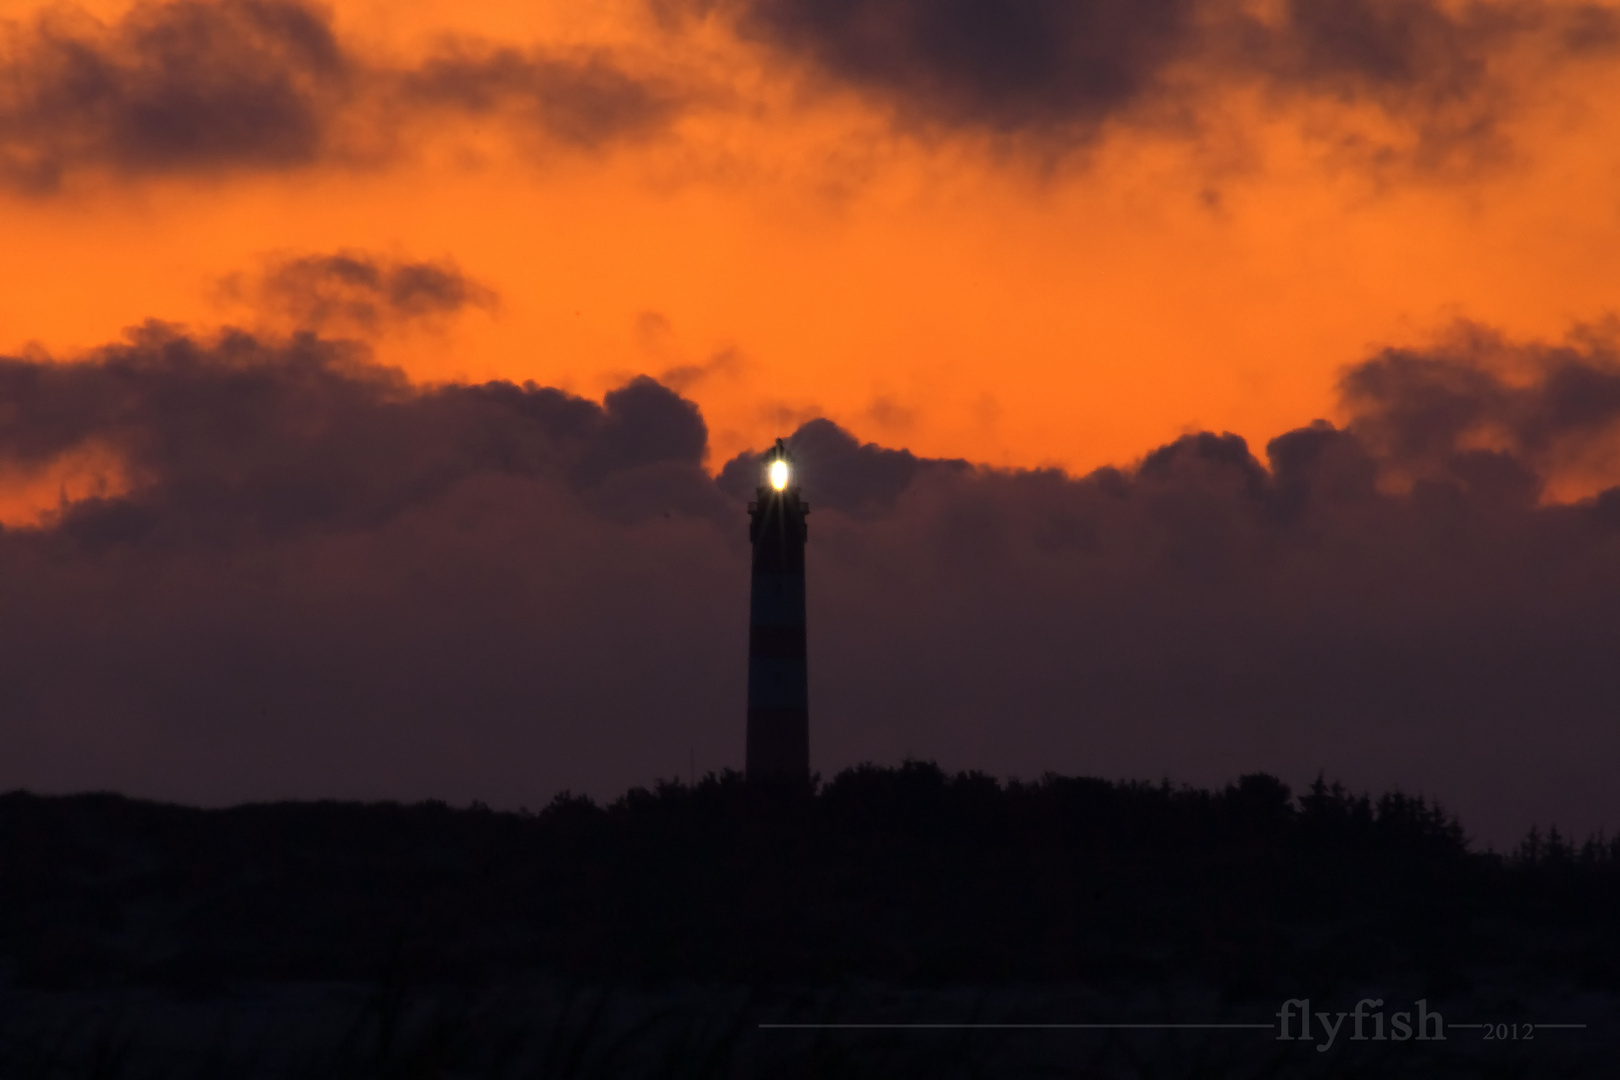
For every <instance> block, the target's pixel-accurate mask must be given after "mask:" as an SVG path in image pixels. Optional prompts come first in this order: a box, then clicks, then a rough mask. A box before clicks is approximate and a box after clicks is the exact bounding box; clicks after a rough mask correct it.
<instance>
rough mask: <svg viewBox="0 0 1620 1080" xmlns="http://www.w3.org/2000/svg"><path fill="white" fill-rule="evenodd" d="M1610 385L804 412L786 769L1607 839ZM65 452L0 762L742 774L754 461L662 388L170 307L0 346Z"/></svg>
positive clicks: (418, 783)
mask: <svg viewBox="0 0 1620 1080" xmlns="http://www.w3.org/2000/svg"><path fill="white" fill-rule="evenodd" d="M1617 380H1620V363H1617V361H1616V355H1615V353H1614V350H1613V347H1612V344H1611V343H1608V342H1606V341H1605V340H1604V339H1602V338H1601V337H1599V336H1596V335H1592V334H1588V335H1587V336H1586V337H1584V338H1581V339H1577V340H1576V341H1574V342H1572V343H1570V344H1566V345H1562V346H1536V345H1526V344H1515V343H1511V342H1503V341H1502V340H1500V339H1499V338H1496V337H1494V336H1493V335H1491V334H1489V333H1487V332H1485V331H1483V330H1479V329H1469V328H1464V329H1463V330H1461V331H1459V332H1458V333H1457V334H1456V335H1455V336H1454V337H1453V338H1452V339H1449V340H1448V341H1446V342H1443V343H1442V344H1440V345H1437V346H1435V347H1434V348H1432V349H1426V350H1415V349H1408V350H1394V351H1389V352H1385V353H1381V354H1379V355H1376V356H1374V357H1371V358H1369V359H1368V361H1366V362H1365V363H1363V364H1361V365H1359V366H1358V367H1356V368H1354V369H1352V370H1350V371H1349V372H1347V373H1346V376H1345V383H1344V386H1345V392H1346V404H1347V408H1348V410H1349V415H1350V417H1351V419H1350V421H1349V423H1348V424H1347V425H1345V426H1344V427H1336V426H1334V425H1331V424H1328V423H1326V422H1322V421H1317V422H1314V423H1311V424H1307V425H1305V426H1303V427H1300V428H1298V429H1296V430H1294V431H1291V432H1288V433H1286V434H1284V435H1281V436H1279V437H1278V438H1276V439H1274V440H1272V441H1271V442H1270V443H1269V444H1268V445H1267V446H1266V447H1265V450H1264V455H1263V459H1262V458H1260V457H1257V456H1256V455H1255V454H1254V453H1252V452H1251V450H1250V448H1249V447H1248V446H1247V445H1246V444H1245V443H1244V441H1243V440H1242V439H1239V438H1237V437H1236V436H1232V435H1221V434H1216V433H1203V434H1197V435H1189V436H1187V437H1185V438H1182V439H1180V440H1178V441H1176V442H1174V443H1171V444H1169V445H1167V446H1164V447H1160V448H1158V449H1156V450H1154V451H1152V452H1151V453H1149V454H1147V455H1146V456H1145V457H1144V458H1143V459H1142V460H1141V461H1140V462H1139V463H1137V464H1136V465H1134V466H1132V467H1130V468H1122V469H1104V470H1100V471H1098V472H1096V473H1093V474H1091V475H1089V476H1084V477H1073V476H1069V475H1065V474H1063V473H1061V472H1058V471H1053V470H991V469H986V468H981V467H975V466H972V465H970V464H968V463H966V462H960V461H941V460H933V459H926V458H919V457H917V456H915V455H913V454H911V453H909V452H907V451H905V450H902V449H894V448H884V447H879V446H875V445H872V444H863V443H861V442H860V441H859V440H857V439H856V438H854V437H853V436H852V435H850V434H849V433H848V432H846V431H844V430H842V429H841V428H839V427H837V426H836V425H834V424H833V423H831V422H830V421H826V420H817V421H812V422H810V423H808V424H806V425H804V426H803V427H802V428H801V429H800V430H799V431H798V432H797V433H796V434H795V435H794V436H793V443H794V446H795V448H796V452H797V454H798V457H799V461H800V465H801V473H802V477H803V482H804V485H805V489H806V496H807V498H808V499H809V501H810V503H811V506H812V508H813V511H812V514H811V518H810V548H809V573H810V655H811V668H812V682H811V707H812V717H813V719H812V725H813V729H812V746H813V751H812V752H813V757H814V762H815V765H816V767H817V768H818V769H820V770H821V771H822V772H823V774H824V775H830V774H831V773H832V772H833V771H835V770H836V769H838V768H840V767H843V766H845V765H848V764H851V763H854V762H857V761H860V760H864V759H873V760H878V761H895V760H898V759H900V758H901V757H902V756H904V755H907V754H911V755H919V756H929V757H937V758H938V759H939V760H940V761H941V762H943V763H944V764H946V765H948V766H950V767H978V768H984V769H988V770H990V771H992V772H996V773H1004V774H1005V773H1011V774H1017V775H1022V776H1034V775H1038V774H1040V773H1041V772H1043V771H1046V770H1057V771H1060V772H1069V773H1089V774H1101V775H1105V776H1134V777H1147V778H1157V777H1159V776H1164V775H1167V776H1169V777H1171V778H1173V779H1177V780H1186V781H1193V782H1212V781H1220V780H1225V779H1229V778H1231V777H1233V776H1235V775H1237V774H1239V773H1242V772H1250V771H1254V770H1262V769H1263V770H1270V771H1274V772H1277V773H1279V774H1281V775H1283V776H1284V777H1286V778H1288V779H1290V780H1292V781H1295V782H1304V781H1308V780H1309V779H1311V777H1313V776H1314V775H1315V774H1316V772H1317V771H1318V770H1319V769H1320V770H1325V771H1326V772H1327V773H1328V775H1329V777H1330V778H1331V777H1333V776H1339V777H1342V778H1344V779H1345V780H1347V781H1349V782H1351V783H1352V784H1356V785H1367V786H1372V787H1383V786H1385V785H1390V784H1399V785H1402V786H1404V787H1405V788H1406V789H1407V790H1409V791H1417V790H1421V791H1422V792H1424V793H1425V794H1428V795H1430V796H1434V797H1438V798H1439V799H1441V800H1442V801H1443V802H1445V803H1446V804H1447V805H1448V806H1451V807H1452V808H1454V809H1456V810H1457V811H1459V812H1460V813H1461V814H1462V816H1463V819H1464V821H1465V823H1466V824H1467V825H1468V826H1469V827H1470V828H1471V829H1473V830H1474V832H1475V833H1476V834H1479V835H1483V836H1484V837H1486V838H1487V839H1490V840H1493V841H1495V842H1496V843H1497V844H1498V845H1499V846H1500V845H1502V844H1504V843H1507V842H1509V841H1510V840H1511V839H1512V838H1513V837H1514V836H1515V835H1516V834H1517V833H1518V832H1520V831H1521V830H1522V829H1524V828H1525V827H1527V826H1528V825H1529V824H1530V823H1531V822H1532V821H1540V822H1542V823H1543V824H1545V823H1547V822H1549V821H1554V820H1556V821H1557V823H1558V824H1559V825H1560V826H1561V827H1563V828H1564V829H1566V830H1571V829H1573V830H1575V831H1577V832H1580V831H1584V830H1586V829H1590V828H1595V827H1597V826H1598V825H1600V824H1604V823H1606V824H1607V825H1608V826H1609V827H1610V828H1611V829H1612V828H1614V827H1615V826H1616V824H1617V823H1620V801H1617V798H1616V796H1615V794H1614V789H1613V785H1612V783H1611V781H1610V777H1609V773H1610V772H1611V770H1612V763H1613V762H1614V761H1615V760H1616V756H1617V754H1620V719H1617V717H1620V667H1617V666H1616V665H1615V664H1614V663H1613V657H1614V655H1616V651H1617V650H1620V511H1617V509H1616V507H1617V506H1620V490H1616V491H1612V492H1605V493H1603V494H1601V495H1598V496H1597V497H1595V498H1590V499H1586V500H1583V501H1579V502H1575V503H1570V504H1547V503H1545V502H1539V501H1538V500H1537V494H1538V492H1540V491H1541V490H1542V487H1543V485H1544V484H1545V482H1546V481H1547V479H1548V478H1549V477H1550V476H1552V475H1553V473H1554V472H1555V471H1556V469H1557V468H1559V467H1561V463H1564V462H1567V461H1569V460H1572V458H1571V457H1570V455H1571V454H1576V451H1577V450H1578V449H1580V448H1589V447H1590V446H1593V445H1597V444H1598V443H1600V442H1601V439H1599V438H1598V436H1599V435H1600V434H1602V433H1604V432H1607V431H1610V430H1612V429H1613V428H1614V426H1615V418H1616V416H1617V414H1620V407H1616V405H1615V402H1614V401H1613V400H1611V399H1612V398H1614V397H1615V396H1616V395H1615V394H1614V393H1613V391H1612V387H1613V386H1615V385H1617ZM1487 436H1489V438H1488V439H1487ZM1482 440H1485V441H1486V442H1488V443H1489V445H1488V446H1487V445H1482ZM87 448H94V449H96V451H97V452H98V453H100V454H103V455H106V456H109V457H111V458H114V459H116V460H117V461H119V462H121V463H122V476H123V477H124V483H123V487H122V488H121V489H120V491H119V492H118V493H114V494H106V495H104V496H102V497H99V498H83V499H80V500H78V501H75V502H71V503H66V504H64V505H63V506H61V507H60V508H59V510H58V511H57V512H56V513H55V514H54V515H52V516H50V517H49V518H47V519H46V520H45V521H44V522H43V523H42V524H41V525H39V526H37V527H31V528H21V527H13V528H9V529H6V530H4V531H3V532H0V648H3V649H4V653H5V655H6V656H7V658H8V660H7V664H6V665H5V667H4V670H3V671H0V787H7V788H9V787H13V786H26V787H31V788H35V789H41V790H58V791H59V790H78V789H84V788H100V787H110V788H116V789H120V790H125V791H130V792H135V793H139V794H143V795H155V796H161V797H167V798H175V799H183V800H193V801H204V802H230V801H236V800H242V799H250V798H270V797H281V796H305V797H311V796H349V797H355V796H358V797H383V796H388V797H396V798H419V797H427V796H436V797H444V798H450V799H453V800H458V801H460V800H469V799H474V798H477V799H483V800H485V801H487V802H491V803H495V804H503V805H517V804H528V805H531V806H533V805H536V804H539V803H542V802H544V801H546V800H547V799H549V798H550V797H551V796H552V795H553V794H555V793H556V792H557V791H558V790H559V789H562V788H572V789H575V790H584V791H588V792H592V793H594V794H597V795H611V794H614V793H616V792H618V791H620V790H622V789H623V788H624V787H626V786H628V785H630V784H633V783H645V782H648V781H650V780H652V779H653V778H655V777H657V776H672V775H677V774H683V773H685V771H686V770H687V769H688V767H689V763H691V764H695V766H696V767H697V769H699V770H700V771H701V770H703V769H708V768H719V767H723V766H736V765H738V764H739V763H740V762H741V759H742V732H743V722H742V720H743V697H744V681H745V680H744V672H745V649H746V643H747V634H746V620H747V577H748V550H747V542H746V537H747V519H746V514H745V512H744V507H743V502H744V500H745V499H746V498H747V497H748V496H749V494H750V490H749V489H750V488H751V486H752V483H753V476H754V470H755V468H756V464H757V463H756V459H754V458H752V457H750V456H749V455H743V456H740V457H739V458H738V459H736V460H734V461H731V462H728V463H724V464H723V465H721V467H720V468H719V471H718V477H711V475H710V472H709V471H708V469H709V468H710V467H712V464H713V463H708V462H706V453H707V430H706V427H705V424H704V420H703V417H702V416H701V414H700V413H699V411H698V409H697V407H696V406H695V405H693V404H692V403H691V402H689V401H686V400H684V399H682V398H681V397H679V396H678V395H677V394H676V393H674V392H673V391H671V390H669V389H666V388H665V387H663V386H661V385H659V384H658V383H656V382H654V381H652V380H650V379H639V380H636V381H634V382H631V383H629V384H627V385H625V386H624V387H621V388H620V389H618V390H616V391H613V392H612V393H610V394H609V395H607V397H606V399H605V400H604V401H603V402H601V403H597V402H593V401H589V400H584V399H581V398H577V397H573V396H570V395H568V394H565V393H563V392H561V391H557V390H552V389H546V388H541V387H536V386H532V385H528V386H516V385H512V384H508V383H499V382H496V383H486V384H481V385H447V386H434V387H422V386H417V385H413V384H411V383H409V382H408V381H407V380H405V379H404V378H403V377H402V376H401V375H399V374H398V373H397V372H393V371H391V370H388V369H386V368H382V367H379V366H377V365H375V364H374V363H373V362H372V361H371V360H370V358H369V357H368V355H367V354H366V353H365V352H364V351H363V350H362V349H361V348H360V347H359V346H357V345H354V344H340V343H334V342H332V341H328V340H324V339H322V338H319V337H316V336H314V335H310V334H303V335H298V336H294V337H291V338H286V339H277V340H268V339H260V338H255V337H251V336H248V335H246V334H242V333H226V334H224V335H222V336H218V337H215V338H209V339H199V338H196V337H194V336H190V335H188V334H186V333H185V332H183V331H181V330H179V329H176V328H172V327H165V326H162V325H159V324H152V325H149V326H147V327H145V328H143V329H142V330H140V331H138V332H136V333H135V334H134V335H133V336H132V337H131V339H130V340H129V341H127V342H124V343H121V344H117V345H113V346H109V347H107V348H105V349H103V350H100V351H98V352H96V353H94V354H92V355H90V356H86V357H81V358H78V359H76V360H75V361H73V362H60V361H52V360H50V359H46V358H38V357H31V358H13V359H7V360H4V361H0V467H3V468H4V470H5V472H6V474H7V475H13V476H15V475H23V474H26V473H28V472H29V471H30V470H33V471H38V470H43V469H47V468H49V467H50V465H51V463H52V462H53V461H57V460H60V459H63V458H64V457H69V456H72V455H74V454H83V453H84V452H85V451H86V449H87ZM1580 452H1581V453H1584V452H1585V451H1584V450H1581V451H1580ZM1577 456H1579V455H1578V454H1577ZM1583 460H1584V459H1583Z"/></svg>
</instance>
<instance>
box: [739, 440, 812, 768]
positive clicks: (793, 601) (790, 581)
mask: <svg viewBox="0 0 1620 1080" xmlns="http://www.w3.org/2000/svg"><path fill="white" fill-rule="evenodd" d="M763 465H764V475H763V476H762V477H761V478H760V479H761V483H760V486H759V492H758V495H757V497H756V499H755V500H754V501H753V502H751V503H749V504H748V515H749V517H750V518H751V519H752V520H751V522H750V524H749V526H748V538H749V539H750V540H752V541H753V544H754V573H753V584H752V595H751V596H750V599H749V609H748V614H749V618H748V754H747V776H748V779H749V780H752V781H775V782H778V783H781V782H788V783H794V784H806V783H808V782H809V780H810V691H809V680H808V676H807V672H806V668H805V657H804V540H805V535H806V526H805V520H804V518H805V515H806V514H808V513H809V512H810V507H809V506H808V505H806V504H805V503H804V502H802V501H801V500H800V499H799V479H798V477H797V476H796V475H795V474H794V469H793V459H792V457H791V456H790V455H789V454H788V449H787V446H786V445H784V444H783V442H782V440H781V439H777V440H776V446H775V447H773V448H772V449H771V450H769V451H767V452H766V454H765V458H764V461H763Z"/></svg>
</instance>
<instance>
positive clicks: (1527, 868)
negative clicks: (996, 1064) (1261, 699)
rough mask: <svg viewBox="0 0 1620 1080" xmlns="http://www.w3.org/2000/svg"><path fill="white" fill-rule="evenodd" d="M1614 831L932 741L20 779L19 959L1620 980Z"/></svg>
mask: <svg viewBox="0 0 1620 1080" xmlns="http://www.w3.org/2000/svg"><path fill="white" fill-rule="evenodd" d="M1617 899H1620V845H1617V844H1615V843H1610V842H1600V841H1598V840H1593V841H1592V842H1590V843H1587V844H1585V845H1584V846H1582V847H1580V848H1578V849H1577V848H1574V847H1572V846H1571V845H1570V844H1569V843H1568V842H1567V841H1565V840H1563V838H1561V837H1557V835H1556V833H1552V834H1549V835H1547V836H1546V837H1542V836H1541V835H1540V834H1539V833H1534V834H1532V837H1531V838H1529V839H1527V841H1526V844H1525V845H1524V846H1522V847H1521V848H1520V849H1519V851H1518V852H1517V853H1515V854H1514V855H1512V856H1510V857H1507V858H1503V857H1500V856H1497V855H1493V854H1481V853H1477V852H1473V851H1471V850H1470V849H1469V846H1468V844H1467V842H1466V838H1465V835H1464V832H1463V829H1462V827H1461V825H1460V824H1459V823H1458V822H1457V821H1456V820H1455V819H1453V818H1452V817H1451V816H1449V815H1448V814H1446V813H1445V812H1444V811H1443V810H1442V809H1441V808H1440V807H1438V806H1436V805H1434V804H1432V803H1429V802H1426V801H1425V800H1424V799H1422V798H1414V797H1408V796H1405V795H1401V794H1398V793H1391V794H1386V795H1383V796H1381V797H1379V798H1377V799H1373V798H1371V797H1369V796H1366V795H1354V794H1351V793H1349V792H1347V791H1345V790H1344V789H1343V788H1342V787H1340V786H1338V785H1328V784H1325V783H1323V782H1322V781H1320V780H1319V781H1318V782H1317V783H1316V784H1314V785H1312V786H1311V788H1310V789H1309V790H1308V791H1306V792H1305V793H1304V794H1302V795H1300V796H1298V797H1296V796H1295V795H1294V794H1293V793H1291V792H1290V790H1289V789H1288V788H1287V787H1286V786H1285V785H1284V784H1282V783H1281V782H1280V781H1278V780H1276V779H1275V778H1273V777H1270V776H1266V775H1251V776H1246V777H1243V778H1242V779H1241V781H1240V782H1238V783H1237V784H1234V785H1231V786H1229V787H1227V788H1225V789H1224V790H1220V791H1205V790H1198V789H1193V788H1186V787H1174V786H1172V785H1170V784H1169V783H1160V784H1149V783H1114V782H1108V781H1103V780H1095V779H1081V778H1070V777H1060V776H1047V777H1045V778H1043V779H1041V780H1040V781H1037V782H1031V783H1020V782H1007V783H1001V782H998V781H996V780H995V779H993V778H991V777H989V776H985V775H983V774H980V773H960V774H957V775H954V776H952V775H947V774H945V773H944V772H942V771H941V770H940V769H939V768H937V767H936V766H934V765H932V764H927V763H919V762H910V763H907V764H906V765H904V766H901V767H899V768H877V767H873V766H863V767H860V768H856V769H851V770H848V771H846V772H843V773H841V774H839V775H838V776H837V777H835V778H834V779H833V780H832V781H831V782H829V783H826V784H824V785H820V786H819V787H818V788H817V789H815V790H814V791H811V790H792V789H781V788H768V787H759V786H755V785H749V784H747V783H744V782H743V781H742V779H741V778H740V777H739V776H738V775H736V774H735V773H725V774H722V775H710V776H708V777H706V778H705V779H703V780H702V781H700V782H698V783H697V784H695V785H687V784H682V783H679V782H668V783H663V784H659V785H658V786H656V787H655V788H653V789H651V790H648V789H642V788H637V789H635V790H632V791H630V792H629V793H628V794H626V795H624V796H623V797H621V798H620V799H618V800H616V801H615V802H613V803H612V804H611V805H608V806H599V805H597V804H595V803H593V802H591V801H590V800H588V799H584V798H579V797H574V796H570V795H563V796H559V797H558V798H557V799H556V800H555V801H553V802H552V803H551V805H549V806H548V807H546V808H545V809H543V810H541V811H540V812H538V813H532V814H531V813H528V812H522V813H496V812H494V811H491V810H489V809H487V808H484V807H480V806H478V805H476V804H475V805H474V807H473V808H471V809H452V808H450V807H448V806H445V805H444V804H442V803H431V802H430V803H422V804H417V805H398V804H353V803H335V802H319V803H281V804H265V805H253V806H243V807H238V808H234V809H227V810H212V811H203V810H196V809H188V808H183V807H178V806H170V805H161V804H154V803H147V802H140V801H136V800H131V799H126V798H122V797H119V796H113V795H86V796H74V797H61V798H42V797H36V796H32V795H27V794H20V793H19V794H12V795H7V796H4V797H0V963H3V964H4V965H6V967H7V968H9V974H11V975H12V976H13V977H15V978H16V979H18V980H20V981H22V982H23V983H27V984H35V985H41V984H44V985H59V984H73V983H82V982H101V983H104V982H106V981H109V980H111V981H115V982H116V981H152V982H159V983H166V984H174V985H179V986H182V987H187V986H189V987H197V988H208V987H216V986H219V985H223V984H226V983H228V982H230V981H232V980H236V979H369V978H375V977H377V976H378V975H379V974H381V973H384V972H387V971H391V970H404V971H408V972H409V973H410V974H411V976H412V977H413V978H414V977H423V978H434V979H452V980H454V979H482V978H486V977H489V976H492V975H499V974H501V973H511V972H516V971H538V970H544V971H552V972H558V973H565V974H577V975H581V976H588V977H646V978H662V977H670V976H678V977H690V978H698V979H718V980H743V981H757V980H762V979H763V980H784V979H785V980H803V981H812V982H825V981H829V980H837V979H844V978H849V977H852V976H870V977H877V978H886V979H902V980H910V981H953V980H971V981H978V982H983V981H985V980H1043V979H1069V978H1103V977H1114V976H1119V977H1131V976H1133V975H1136V974H1154V975H1161V976H1162V975H1164V974H1166V973H1176V972H1186V973H1188V974H1199V975H1209V974H1218V976H1219V978H1220V979H1221V980H1222V983H1223V984H1224V985H1229V986H1233V987H1235V988H1237V989H1240V990H1246V991H1252V992H1265V991H1268V990H1269V989H1270V988H1273V987H1275V988H1285V987H1287V986H1290V985H1295V984H1298V983H1301V982H1302V981H1307V982H1308V981H1309V980H1310V979H1312V978H1320V977H1322V976H1324V975H1331V976H1332V977H1333V978H1334V979H1339V978H1346V977H1354V976H1355V974H1356V973H1357V972H1368V973H1380V974H1384V973H1388V972H1390V971H1392V970H1413V971H1419V972H1421V973H1423V974H1425V976H1427V977H1429V978H1431V979H1434V978H1438V979H1440V980H1441V981H1442V982H1443V981H1444V980H1445V979H1446V978H1463V977H1464V976H1463V975H1462V974H1461V972H1463V971H1464V970H1465V969H1467V968H1470V967H1473V966H1477V965H1480V964H1495V965H1497V966H1499V967H1505V968H1515V967H1518V968H1535V969H1536V970H1537V971H1539V972H1543V973H1552V974H1559V975H1569V976H1573V977H1575V978H1578V979H1580V980H1581V981H1582V982H1583V983H1585V984H1589V985H1594V986H1605V987H1610V988H1612V987H1615V986H1620V976H1617V972H1620V962H1617V961H1620V948H1617V937H1616V934H1615V931H1614V928H1613V923H1614V919H1613V913H1614V911H1615V910H1616V904H1615V902H1616V900H1617Z"/></svg>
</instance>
